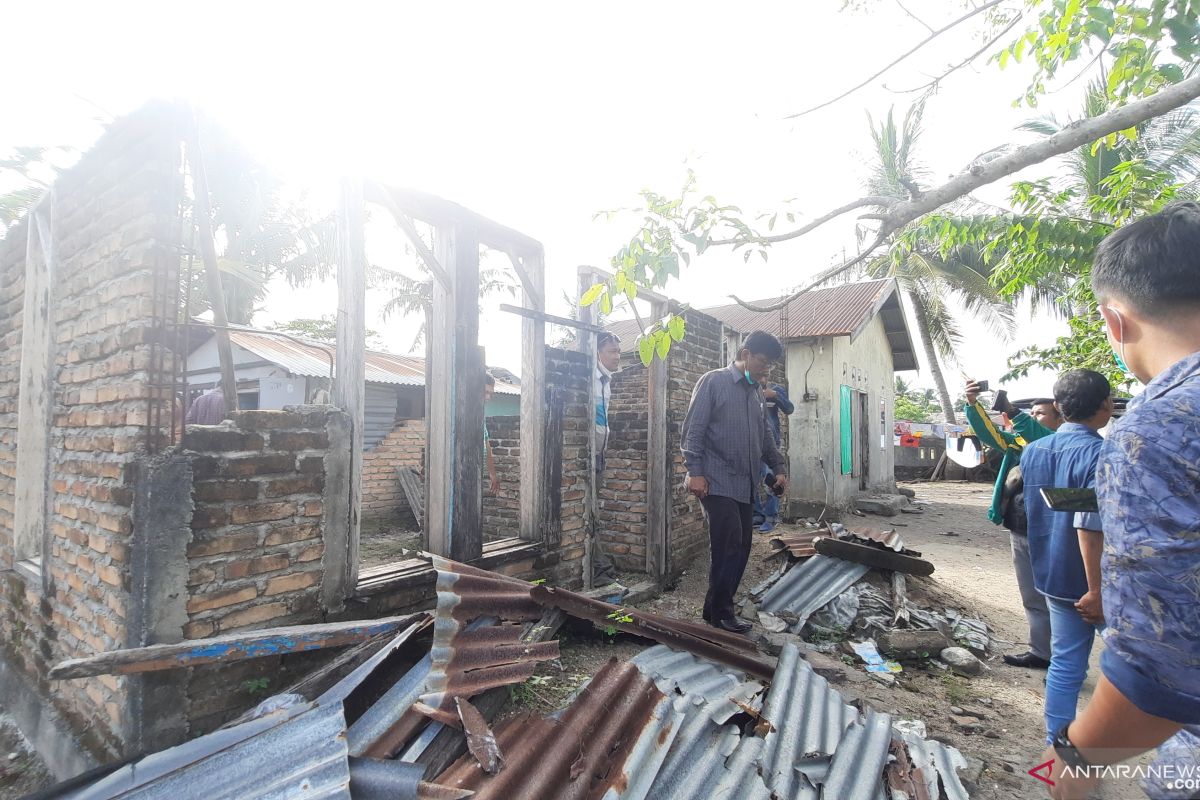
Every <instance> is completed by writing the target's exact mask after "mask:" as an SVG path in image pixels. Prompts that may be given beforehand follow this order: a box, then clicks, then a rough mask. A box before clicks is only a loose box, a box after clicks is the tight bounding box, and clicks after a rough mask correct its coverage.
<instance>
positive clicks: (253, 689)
mask: <svg viewBox="0 0 1200 800" xmlns="http://www.w3.org/2000/svg"><path fill="white" fill-rule="evenodd" d="M270 686H271V679H270V678H248V679H247V680H244V681H242V691H244V692H245V693H246V694H248V695H250V696H251V697H258V696H259V695H262V694H266V693H267V689H268V688H270Z"/></svg>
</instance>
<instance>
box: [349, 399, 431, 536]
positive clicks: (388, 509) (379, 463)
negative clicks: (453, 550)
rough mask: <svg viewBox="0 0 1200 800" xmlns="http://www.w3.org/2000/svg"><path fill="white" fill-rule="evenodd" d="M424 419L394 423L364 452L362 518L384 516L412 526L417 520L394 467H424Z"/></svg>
mask: <svg viewBox="0 0 1200 800" xmlns="http://www.w3.org/2000/svg"><path fill="white" fill-rule="evenodd" d="M425 440H426V439H425V420H423V419H406V420H402V421H401V422H399V423H397V424H396V427H395V428H393V429H392V431H391V433H389V434H388V435H387V436H385V437H384V439H383V441H381V442H380V443H379V444H377V445H375V446H374V447H372V448H371V449H370V450H367V451H366V452H364V453H363V464H362V497H363V501H362V518H363V521H364V522H366V521H369V520H381V521H382V520H386V521H388V522H395V523H397V524H401V525H408V526H411V527H410V528H409V530H416V529H417V527H418V525H419V523H418V520H417V519H416V517H415V516H414V515H413V513H412V509H410V508H409V506H408V500H407V499H406V498H405V497H404V491H403V490H402V489H401V488H400V480H399V479H398V478H397V477H396V471H397V470H399V469H402V468H410V469H415V470H416V471H417V472H419V473H423V472H424V470H425Z"/></svg>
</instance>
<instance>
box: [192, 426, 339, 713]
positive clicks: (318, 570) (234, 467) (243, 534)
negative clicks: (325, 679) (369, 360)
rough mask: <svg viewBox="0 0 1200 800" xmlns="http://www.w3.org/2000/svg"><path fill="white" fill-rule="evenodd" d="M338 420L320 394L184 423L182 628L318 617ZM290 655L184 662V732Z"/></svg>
mask: <svg viewBox="0 0 1200 800" xmlns="http://www.w3.org/2000/svg"><path fill="white" fill-rule="evenodd" d="M345 420H346V417H345V414H344V413H343V412H341V411H339V410H337V409H334V408H332V407H329V406H300V407H297V408H292V409H286V410H284V411H242V412H238V413H236V414H234V416H233V419H232V420H230V421H227V422H225V423H222V424H221V425H217V426H211V427H209V426H197V427H194V428H190V429H189V430H188V432H187V435H186V436H185V437H184V442H183V447H184V450H185V451H186V453H187V455H188V456H189V458H190V460H191V464H192V475H193V485H192V497H193V501H194V509H193V511H192V519H191V530H192V539H191V542H190V543H189V545H188V548H187V561H188V578H187V600H186V614H187V622H186V624H185V625H184V626H183V635H184V637H186V638H198V637H207V636H215V635H218V634H223V633H230V632H233V631H237V630H244V629H249V628H259V627H273V626H277V625H294V624H296V625H298V624H305V623H310V622H319V621H321V619H322V618H323V614H322V609H321V607H320V606H321V600H320V594H321V584H322V580H323V577H324V571H323V570H324V564H323V558H324V555H325V531H324V528H323V515H324V513H325V497H326V490H327V489H328V488H330V487H329V486H327V481H326V472H327V463H328V462H327V455H328V454H329V453H330V452H331V451H332V450H337V449H338V448H340V447H344V446H345V444H346V442H344V441H339V440H338V439H337V433H336V431H337V429H338V427H339V426H338V423H339V422H341V427H342V429H345V425H347V424H348V423H346V421H345ZM297 663H298V659H297V657H296V656H286V657H282V658H280V657H271V658H265V659H256V660H254V661H252V662H247V663H245V664H237V665H233V666H227V667H219V668H217V667H209V668H204V669H197V670H193V671H192V674H191V675H190V676H189V678H188V681H187V686H186V697H187V705H188V708H187V720H188V724H189V728H190V731H189V732H190V733H191V734H193V735H194V734H197V733H200V732H208V731H211V730H213V729H214V728H216V727H217V726H219V725H220V724H221V723H223V722H225V721H226V720H228V719H229V718H230V717H232V716H235V715H236V714H237V713H239V712H241V711H243V710H245V708H246V707H247V706H249V705H252V704H253V703H254V697H253V696H252V690H251V689H248V688H247V687H248V686H249V687H253V686H254V684H253V683H248V681H250V680H251V679H262V678H266V679H267V680H268V685H269V686H271V687H274V689H275V690H277V689H279V688H281V687H282V686H284V685H286V684H287V680H286V679H285V677H284V676H285V675H286V674H288V673H294V672H296V671H297V669H298V667H297ZM302 663H304V664H309V663H310V661H309V660H303V661H302Z"/></svg>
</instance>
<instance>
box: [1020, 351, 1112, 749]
mask: <svg viewBox="0 0 1200 800" xmlns="http://www.w3.org/2000/svg"><path fill="white" fill-rule="evenodd" d="M1054 402H1055V404H1056V405H1057V406H1058V410H1059V411H1060V412H1061V413H1062V415H1063V419H1064V420H1065V421H1064V422H1063V424H1062V425H1060V426H1059V428H1058V430H1057V431H1055V433H1054V435H1053V436H1047V437H1044V438H1041V439H1038V440H1037V441H1035V442H1030V443H1029V445H1028V446H1027V447H1026V448H1025V451H1024V452H1023V453H1022V454H1021V472H1022V474H1023V476H1024V479H1025V514H1026V516H1027V517H1028V519H1029V556H1030V559H1031V561H1032V563H1033V580H1034V585H1035V586H1037V589H1038V591H1039V592H1041V593H1042V594H1044V595H1045V596H1046V607H1047V608H1048V609H1049V611H1050V669H1049V671H1048V672H1047V673H1046V709H1045V718H1046V741H1047V742H1049V741H1050V740H1051V738H1052V737H1053V736H1054V734H1055V733H1056V732H1057V731H1058V730H1059V729H1061V728H1062V727H1063V726H1064V725H1066V724H1067V723H1068V722H1070V721H1071V720H1072V719H1074V718H1075V710H1076V706H1077V705H1078V703H1079V690H1080V689H1081V688H1082V687H1083V681H1084V678H1086V677H1087V668H1088V658H1089V657H1090V656H1091V653H1092V643H1093V642H1094V641H1095V637H1096V632H1097V631H1098V630H1100V629H1102V628H1103V626H1104V612H1103V610H1102V609H1101V606H1100V553H1101V551H1102V549H1103V547H1104V536H1103V534H1102V533H1101V524H1100V515H1099V514H1096V513H1094V512H1083V513H1079V514H1074V515H1072V514H1071V513H1070V512H1063V511H1054V510H1052V509H1051V508H1050V507H1049V506H1048V505H1046V501H1045V500H1044V499H1043V498H1042V496H1041V490H1042V489H1047V488H1058V489H1090V488H1092V487H1094V486H1095V485H1096V462H1097V461H1098V460H1099V458H1100V448H1101V446H1103V444H1104V440H1103V439H1102V438H1101V437H1100V429H1101V428H1103V427H1104V426H1105V425H1107V424H1108V421H1109V420H1110V419H1111V418H1112V412H1113V400H1112V387H1111V386H1110V385H1109V383H1108V379H1107V378H1105V377H1104V376H1103V375H1101V374H1100V373H1099V372H1095V371H1093V370H1090V369H1073V370H1068V371H1067V372H1064V373H1063V374H1062V375H1061V376H1059V379H1058V380H1057V381H1055V383H1054Z"/></svg>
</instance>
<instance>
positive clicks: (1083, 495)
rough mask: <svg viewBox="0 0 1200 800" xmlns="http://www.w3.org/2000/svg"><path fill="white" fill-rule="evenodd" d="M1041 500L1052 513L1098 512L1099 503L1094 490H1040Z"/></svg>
mask: <svg viewBox="0 0 1200 800" xmlns="http://www.w3.org/2000/svg"><path fill="white" fill-rule="evenodd" d="M1042 499H1043V500H1045V501H1046V505H1048V506H1050V508H1051V509H1053V510H1054V511H1099V510H1100V501H1099V500H1098V499H1097V498H1096V490H1095V489H1062V488H1057V487H1046V488H1044V489H1042Z"/></svg>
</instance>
